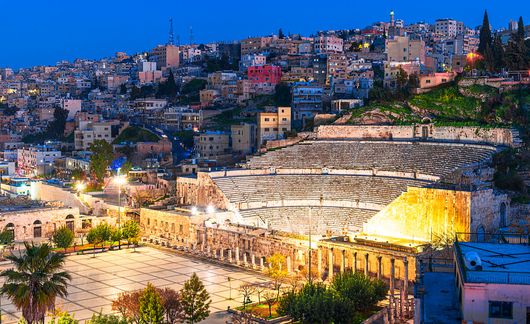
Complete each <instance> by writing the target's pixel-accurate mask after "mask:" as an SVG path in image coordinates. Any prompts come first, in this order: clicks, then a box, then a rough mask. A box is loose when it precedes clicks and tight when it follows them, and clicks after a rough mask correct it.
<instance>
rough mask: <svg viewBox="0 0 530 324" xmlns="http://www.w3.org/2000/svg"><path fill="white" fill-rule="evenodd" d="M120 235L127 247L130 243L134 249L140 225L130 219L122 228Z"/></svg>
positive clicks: (138, 236)
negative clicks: (125, 241)
mask: <svg viewBox="0 0 530 324" xmlns="http://www.w3.org/2000/svg"><path fill="white" fill-rule="evenodd" d="M122 234H123V238H124V239H126V240H127V245H130V244H131V243H132V244H134V247H135V249H136V244H138V240H139V238H140V225H138V223H137V222H136V221H134V220H132V219H131V220H128V221H126V222H125V223H124V224H123V226H122ZM135 251H136V250H135Z"/></svg>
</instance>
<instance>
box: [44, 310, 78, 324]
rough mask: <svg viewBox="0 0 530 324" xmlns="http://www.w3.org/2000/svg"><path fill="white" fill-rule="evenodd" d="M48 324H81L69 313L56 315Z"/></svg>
mask: <svg viewBox="0 0 530 324" xmlns="http://www.w3.org/2000/svg"><path fill="white" fill-rule="evenodd" d="M48 324H79V321H78V320H76V319H75V318H74V316H73V315H70V314H69V313H67V312H60V313H59V314H57V315H55V316H54V317H53V318H52V319H51V321H49V322H48Z"/></svg>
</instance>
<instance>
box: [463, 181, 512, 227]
mask: <svg viewBox="0 0 530 324" xmlns="http://www.w3.org/2000/svg"><path fill="white" fill-rule="evenodd" d="M503 206H504V207H503ZM510 221H511V218H510V202H509V198H508V196H507V195H506V194H501V193H495V192H494V191H493V189H485V190H479V191H475V192H472V193H471V232H473V233H477V232H481V231H482V230H484V231H485V232H486V233H494V232H497V231H498V230H499V228H500V227H504V226H507V225H510Z"/></svg>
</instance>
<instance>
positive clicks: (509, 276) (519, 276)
mask: <svg viewBox="0 0 530 324" xmlns="http://www.w3.org/2000/svg"><path fill="white" fill-rule="evenodd" d="M466 282H487V283H495V284H512V285H530V272H513V271H510V272H508V271H483V270H480V271H471V270H469V269H467V271H466Z"/></svg>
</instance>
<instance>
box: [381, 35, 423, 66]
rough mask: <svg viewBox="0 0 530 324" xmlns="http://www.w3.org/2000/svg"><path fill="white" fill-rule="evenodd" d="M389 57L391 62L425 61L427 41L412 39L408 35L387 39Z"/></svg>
mask: <svg viewBox="0 0 530 324" xmlns="http://www.w3.org/2000/svg"><path fill="white" fill-rule="evenodd" d="M386 51H387V58H388V61H390V62H406V61H415V60H419V61H420V62H425V42H424V41H423V40H420V39H410V38H409V37H408V36H396V37H394V38H393V39H388V40H387V41H386Z"/></svg>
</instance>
